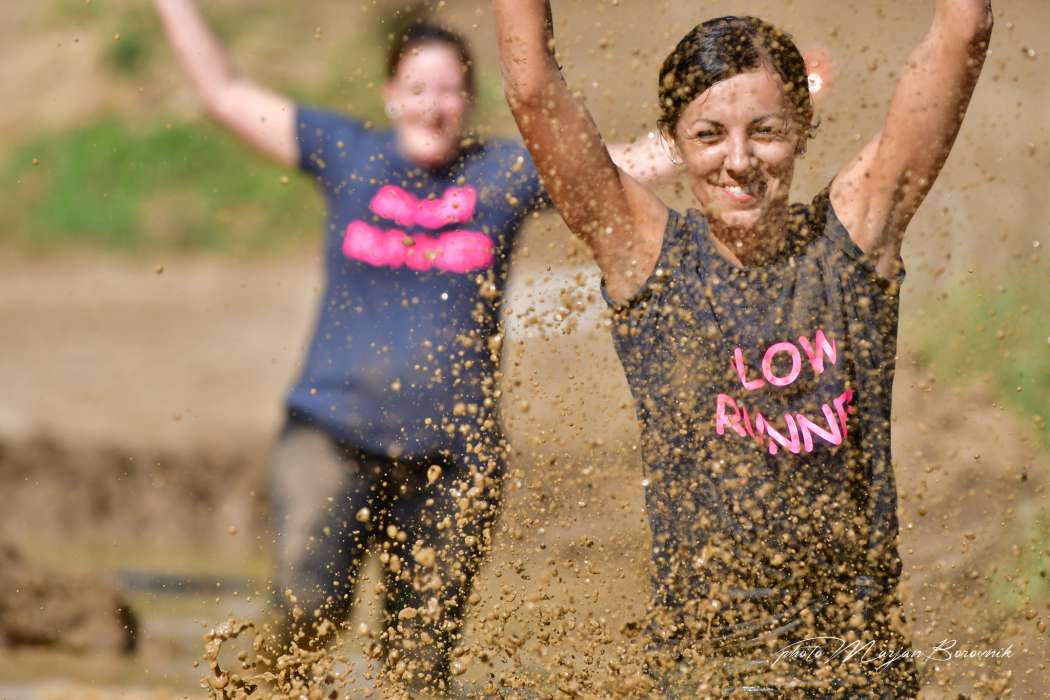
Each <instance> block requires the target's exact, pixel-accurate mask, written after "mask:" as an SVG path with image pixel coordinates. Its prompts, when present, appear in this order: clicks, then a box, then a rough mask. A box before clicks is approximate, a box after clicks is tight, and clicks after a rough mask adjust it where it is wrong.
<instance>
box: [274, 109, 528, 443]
mask: <svg viewBox="0 0 1050 700" xmlns="http://www.w3.org/2000/svg"><path fill="white" fill-rule="evenodd" d="M296 121H297V137H298V144H299V149H300V153H301V156H300V162H299V167H300V168H301V169H302V170H304V171H306V172H307V173H309V174H311V175H313V176H314V177H315V178H316V180H317V182H318V183H319V184H320V186H321V188H322V190H323V192H324V196H325V198H326V201H327V206H328V226H327V232H326V237H325V243H324V247H325V273H326V274H325V283H324V289H323V291H322V294H321V303H320V311H319V314H318V317H317V321H316V325H315V330H314V336H313V340H312V342H311V344H310V349H309V353H308V354H307V357H306V361H305V366H304V367H303V370H302V374H301V376H300V377H299V380H298V382H297V383H296V384H295V386H294V388H293V389H292V391H291V393H290V395H289V397H288V402H287V403H288V407H289V410H290V412H291V414H292V415H293V416H296V417H298V418H300V419H305V420H309V421H310V422H312V423H315V424H317V425H319V426H320V427H321V428H323V429H324V430H326V431H328V432H329V433H330V434H332V435H333V436H335V437H336V438H338V439H340V440H345V441H347V442H349V443H351V444H353V445H355V446H357V447H359V448H360V449H363V450H365V451H367V452H370V453H374V454H381V455H392V456H399V455H403V456H417V457H418V456H425V455H428V454H433V453H435V452H436V451H439V450H442V449H459V448H462V447H463V445H461V444H460V442H462V441H463V440H465V439H466V438H465V437H464V436H465V435H466V434H467V432H468V431H467V429H466V428H462V425H465V424H466V423H467V422H470V421H473V422H474V423H475V425H476V423H477V413H478V410H479V409H480V407H482V405H483V402H484V399H485V396H484V391H483V387H484V385H485V383H486V382H491V381H492V370H493V368H494V363H495V361H496V357H497V355H498V353H499V349H498V344H497V343H496V342H494V340H495V337H496V336H497V333H498V324H499V317H500V316H499V311H500V304H501V301H502V296H503V289H504V286H505V283H506V277H507V267H508V263H509V258H510V253H511V250H512V248H513V245H514V239H515V236H516V234H517V232H518V230H519V228H520V226H521V224H522V222H523V221H524V219H525V217H526V216H527V214H528V213H529V212H530V210H531V209H532V208H534V207H536V206H538V205H539V204H540V203H541V202H543V201H544V197H545V195H544V194H543V190H542V187H541V185H540V182H539V178H538V175H537V173H536V169H535V167H534V166H533V164H532V160H531V159H530V158H529V155H528V153H527V151H526V150H525V149H524V147H523V146H521V145H520V144H518V143H515V142H512V141H504V140H497V139H491V140H486V141H485V142H483V143H477V142H476V143H473V144H471V145H467V146H464V148H463V149H462V151H461V154H460V156H459V157H458V158H457V159H456V160H455V161H454V162H452V163H451V164H449V165H447V166H445V167H442V168H438V169H425V168H421V167H419V166H417V165H414V164H412V163H410V162H408V161H407V160H406V159H405V158H403V157H402V156H401V155H400V154H399V152H398V149H397V148H396V144H395V138H394V135H393V133H392V132H390V131H385V130H374V129H371V128H366V126H365V125H364V124H362V123H360V122H358V121H355V120H353V119H350V118H348V117H345V116H342V115H337V114H333V113H329V112H325V111H321V110H316V109H311V108H307V107H299V108H298V114H297V119H296ZM461 424H462V425H461ZM461 428H462V429H461ZM457 446H458V447H457Z"/></svg>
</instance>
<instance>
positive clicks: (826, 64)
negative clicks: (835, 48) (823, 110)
mask: <svg viewBox="0 0 1050 700" xmlns="http://www.w3.org/2000/svg"><path fill="white" fill-rule="evenodd" d="M802 59H803V60H804V61H805V62H806V74H807V75H809V91H810V95H811V97H812V98H813V104H814V105H817V106H819V105H820V103H821V102H823V101H824V99H825V98H826V97H827V96H828V93H829V92H830V88H831V86H832V83H833V82H834V79H835V67H834V63H833V62H832V59H831V54H830V53H828V51H827V49H824V48H820V47H816V48H811V49H807V50H806V51H803V52H802Z"/></svg>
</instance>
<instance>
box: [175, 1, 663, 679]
mask: <svg viewBox="0 0 1050 700" xmlns="http://www.w3.org/2000/svg"><path fill="white" fill-rule="evenodd" d="M155 4H156V7H157V9H158V11H159V13H160V16H161V19H162V21H163V23H164V26H165V30H166V32H167V34H168V37H169V39H170V42H171V45H172V47H173V49H174V51H175V53H176V56H177V58H178V59H179V61H180V63H181V64H182V66H183V67H184V68H185V70H186V71H187V73H188V74H189V76H190V78H191V79H192V81H193V84H194V86H195V88H196V90H197V92H198V94H199V96H200V98H201V100H202V101H203V103H204V106H205V108H206V110H207V112H208V114H209V116H211V117H212V118H213V119H214V120H216V121H217V122H218V123H220V124H222V125H223V126H225V127H227V128H228V129H230V130H231V131H232V132H233V133H234V134H236V135H237V136H238V137H240V138H241V139H242V140H243V141H245V142H246V143H247V144H249V145H250V146H252V147H254V148H255V149H256V150H258V151H260V152H261V153H263V154H265V155H266V156H269V157H270V158H271V159H273V160H275V161H276V162H278V163H280V164H282V165H285V166H289V167H290V166H297V167H298V168H299V169H300V170H302V171H303V172H305V173H307V174H308V175H310V176H312V177H313V178H314V179H315V180H316V181H317V182H318V184H319V185H320V187H321V189H322V191H323V192H324V195H325V198H326V201H327V205H328V226H327V230H326V235H325V242H324V255H325V273H326V280H325V286H324V290H323V292H322V293H321V297H320V305H319V306H320V309H319V314H318V318H317V321H316V326H315V330H314V334H313V339H312V341H311V343H310V345H309V352H308V354H307V357H306V359H305V362H304V365H303V368H302V372H301V374H300V376H299V379H298V381H297V382H296V383H295V385H294V387H293V388H292V390H291V392H290V394H289V396H288V398H287V422H286V424H285V426H284V429H283V430H282V432H281V434H280V437H279V439H278V440H277V443H276V445H275V448H274V451H273V459H272V473H271V481H272V490H271V503H272V510H273V521H274V530H275V535H276V546H275V569H276V570H275V576H274V589H275V593H276V598H277V600H278V605H279V607H280V609H281V610H282V616H283V620H284V622H283V625H282V627H283V630H284V633H283V634H282V635H281V636H282V637H284V641H285V642H289V641H294V642H295V644H296V646H297V647H300V648H303V649H307V648H312V647H314V646H317V645H318V643H319V642H321V641H323V640H325V639H326V638H328V637H330V635H331V633H332V632H333V631H335V629H336V628H337V626H338V625H339V623H342V622H343V621H345V620H346V619H347V618H348V617H349V614H350V611H351V605H352V602H353V599H354V596H355V583H356V579H357V576H358V574H359V571H360V568H361V564H362V562H363V560H364V557H365V554H366V553H367V551H368V549H369V548H373V549H379V550H380V558H381V560H382V562H383V564H384V574H385V579H384V581H383V582H382V584H381V585H382V587H383V588H384V589H385V593H386V595H385V602H386V610H385V613H386V623H385V624H384V626H383V629H384V630H385V631H383V632H382V633H381V634H379V635H378V636H377V637H376V638H375V642H376V643H375V645H374V651H375V652H376V654H385V656H386V659H387V662H388V669H389V670H390V671H391V674H392V675H393V676H395V677H396V680H399V681H402V682H404V683H405V684H406V685H408V686H416V687H429V688H436V687H444V686H446V685H447V682H448V677H449V673H450V664H449V658H450V657H449V654H450V652H451V649H452V646H453V645H454V643H455V640H456V638H457V637H458V634H459V629H460V624H461V620H462V615H463V612H464V610H463V608H464V605H465V601H466V599H467V597H468V595H469V592H470V588H471V583H472V581H473V579H474V576H475V574H476V573H477V570H478V565H479V563H480V559H481V557H482V555H483V552H484V550H485V548H486V546H487V543H488V541H489V538H490V534H491V533H490V530H491V526H492V524H493V522H494V520H495V518H496V515H497V513H498V511H499V507H500V499H501V489H500V482H501V477H502V474H503V470H504V460H505V456H506V454H505V453H506V447H505V443H504V439H503V436H502V433H501V430H500V424H499V418H498V415H497V412H496V399H497V398H498V395H497V394H496V393H495V391H494V389H495V385H494V382H495V376H494V372H495V369H496V367H497V363H498V360H499V353H500V339H501V334H500V329H499V322H500V305H501V300H502V296H503V290H504V287H505V283H506V280H507V268H508V264H509V258H510V254H511V250H512V247H513V245H514V241H515V238H516V235H517V233H518V230H519V228H520V227H521V225H522V223H523V222H524V220H525V218H526V217H527V215H528V213H529V212H530V211H533V210H535V209H536V208H537V207H541V206H543V205H544V203H545V202H546V201H547V200H546V195H545V193H544V191H543V189H542V187H541V186H540V183H539V178H538V175H537V173H536V170H535V167H534V165H533V163H532V160H531V159H530V158H529V155H528V153H527V152H526V151H525V149H524V147H522V146H521V144H519V143H516V142H513V141H506V140H500V139H490V140H486V141H482V140H478V139H475V138H472V137H471V136H470V134H469V133H468V121H469V117H470V113H471V108H472V105H473V100H474V95H475V84H474V68H473V63H472V60H471V55H470V51H469V48H468V46H467V44H466V42H465V41H464V40H463V38H462V37H460V36H459V35H457V34H455V33H453V32H451V31H448V30H447V29H445V28H442V27H440V26H438V25H435V24H431V23H427V22H422V21H414V22H411V23H410V24H409V25H408V26H407V28H406V29H405V30H404V31H402V32H398V33H397V34H396V38H395V41H394V44H393V46H392V48H391V52H390V55H389V61H388V80H387V82H386V83H385V85H384V86H383V99H384V101H385V105H386V113H387V116H388V117H389V119H390V124H391V128H390V129H378V128H371V127H370V126H368V125H366V124H365V123H363V122H362V121H360V120H358V119H355V118H353V117H352V116H348V115H344V114H336V113H332V112H329V111H325V110H319V109H315V108H312V107H308V106H304V105H297V104H295V103H294V102H292V101H290V100H289V99H287V98H285V97H283V96H281V95H278V94H276V93H274V92H271V91H270V90H268V89H266V88H264V87H262V86H260V85H257V84H255V83H253V82H251V81H250V80H247V79H246V78H244V77H243V76H241V75H240V74H239V73H237V72H236V71H235V70H234V68H233V65H232V62H231V61H230V59H229V57H228V56H227V55H226V53H225V51H224V50H223V48H222V46H221V45H220V44H219V43H218V41H217V40H216V38H215V37H214V35H213V34H212V33H211V32H210V30H209V29H208V27H207V26H206V25H205V23H204V21H203V20H202V18H201V16H200V14H199V12H198V11H197V9H196V7H195V6H194V4H193V3H192V2H191V0H155ZM628 150H629V149H628V148H627V147H624V148H623V149H621V151H620V153H619V156H618V157H619V158H621V160H623V161H624V162H627V161H630V163H631V164H632V165H633V167H634V168H635V170H636V175H637V176H638V177H640V178H645V177H652V178H657V177H662V176H667V175H669V174H671V173H672V172H673V171H674V166H673V164H671V163H670V162H668V161H667V160H666V158H665V157H664V156H662V154H659V152H658V151H655V152H654V151H649V152H646V151H644V150H643V149H639V150H637V151H635V152H634V153H633V154H631V155H630V156H628ZM654 155H655V156H659V157H654ZM642 171H645V172H644V174H643V172H642ZM282 647H283V648H282V649H281V651H282V652H287V651H289V649H288V647H287V646H286V645H282Z"/></svg>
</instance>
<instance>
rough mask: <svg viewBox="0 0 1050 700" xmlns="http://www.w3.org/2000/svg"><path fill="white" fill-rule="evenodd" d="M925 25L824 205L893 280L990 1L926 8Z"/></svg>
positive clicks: (967, 80)
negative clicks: (884, 107)
mask: <svg viewBox="0 0 1050 700" xmlns="http://www.w3.org/2000/svg"><path fill="white" fill-rule="evenodd" d="M934 6H935V10H934V17H933V24H932V26H931V27H930V31H929V32H928V33H927V34H926V37H925V38H924V39H923V40H922V43H921V44H919V46H918V47H917V48H916V49H915V51H914V52H912V55H911V57H910V58H909V59H908V65H907V68H906V69H905V71H904V73H903V74H902V75H901V78H900V81H899V82H898V83H897V88H896V91H895V92H894V94H893V100H892V102H891V103H890V109H889V113H888V114H887V116H886V122H885V124H884V125H883V128H882V131H881V132H879V134H877V135H876V136H875V138H874V139H872V141H871V142H870V143H869V144H868V145H867V146H865V147H864V149H863V150H862V151H861V152H860V154H859V155H857V157H856V158H854V159H853V160H852V161H851V162H850V163H849V164H848V165H847V166H846V167H845V168H843V170H842V171H840V172H839V174H838V175H837V176H836V178H835V181H834V183H832V186H831V201H832V203H833V205H834V207H835V211H836V213H837V214H838V216H839V218H840V220H841V221H842V223H843V225H845V227H846V229H847V230H848V231H849V233H850V236H851V238H852V239H853V240H854V242H855V243H856V244H857V245H858V246H859V247H860V248H861V249H862V250H863V251H864V252H865V253H866V254H868V255H869V256H871V257H872V258H873V259H875V260H876V261H877V269H878V272H879V274H880V275H882V276H883V277H890V276H892V275H893V274H894V272H895V268H896V263H897V260H898V258H899V256H900V249H901V242H902V241H903V238H904V231H905V229H906V228H907V226H908V222H910V221H911V219H912V217H913V216H914V215H915V212H916V210H918V208H919V205H920V204H922V201H923V199H924V198H925V197H926V194H927V193H928V192H929V191H930V188H931V187H932V186H933V182H934V180H935V179H936V178H937V175H938V174H939V173H940V171H941V168H942V167H943V166H944V162H945V160H946V159H947V158H948V153H949V152H950V151H951V148H952V144H953V143H954V142H955V137H956V136H957V135H958V133H959V127H960V126H961V125H962V121H963V116H964V115H965V114H966V108H967V106H968V105H969V103H970V97H971V96H972V95H973V90H974V87H975V86H976V84H977V78H978V76H979V75H980V73H981V67H982V66H983V65H984V59H985V55H986V54H987V51H988V40H989V38H990V36H991V33H992V3H991V0H934Z"/></svg>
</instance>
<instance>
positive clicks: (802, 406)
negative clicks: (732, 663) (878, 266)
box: [613, 192, 903, 637]
mask: <svg viewBox="0 0 1050 700" xmlns="http://www.w3.org/2000/svg"><path fill="white" fill-rule="evenodd" d="M789 220H790V222H791V223H790V225H789V232H788V233H789V236H788V237H789V242H788V244H787V246H786V247H785V250H784V252H783V253H782V254H781V255H780V256H779V257H777V258H776V259H775V260H773V261H772V262H770V263H769V264H767V265H762V266H756V267H749V268H739V267H736V266H734V265H733V264H731V263H729V262H728V261H726V260H725V259H724V258H722V257H721V256H720V255H719V254H718V253H717V252H716V250H715V249H714V245H713V243H712V241H711V239H710V237H709V234H708V229H707V222H706V221H705V219H704V217H703V215H702V214H701V213H699V212H697V211H689V212H688V213H687V214H685V215H681V214H679V213H677V212H674V211H672V212H671V213H670V219H669V221H668V223H667V228H666V232H665V236H664V242H663V249H662V251H661V253H660V257H659V260H658V263H657V265H656V269H655V271H654V272H653V274H652V276H651V278H650V279H649V280H648V281H647V282H646V284H645V285H644V286H643V288H642V290H641V291H640V292H639V293H638V294H636V295H635V297H633V298H632V299H631V300H630V301H629V302H628V303H627V304H625V305H623V306H616V305H613V310H614V318H615V323H614V341H615V344H616V348H617V352H618V354H619V356H620V359H621V362H622V363H623V366H624V369H625V371H626V375H627V379H628V382H629V384H630V387H631V391H632V393H633V395H634V398H635V402H636V408H637V414H638V417H639V420H640V421H641V424H642V435H643V459H644V463H645V469H646V474H645V477H646V499H647V509H648V514H649V519H650V525H651V528H652V535H653V552H654V563H655V586H656V591H657V602H658V603H660V604H661V605H663V606H666V607H667V608H668V609H671V610H678V611H684V612H685V613H686V617H691V619H693V620H694V621H695V620H700V621H701V622H700V623H698V627H704V628H705V630H707V631H708V632H709V633H710V634H718V635H726V636H730V637H731V636H735V635H736V634H740V635H746V634H749V633H751V632H754V629H755V628H754V626H753V625H752V624H751V623H750V622H749V618H751V619H753V620H759V619H761V620H762V624H763V625H768V626H769V627H770V628H776V626H777V625H779V624H788V623H790V622H791V618H792V616H793V615H795V614H796V613H797V612H798V610H799V609H800V608H802V607H804V606H805V605H806V604H807V602H808V601H810V600H813V601H819V600H820V599H826V598H827V596H830V595H833V594H834V593H836V592H837V593H842V592H845V593H847V594H851V595H853V596H855V597H869V596H871V595H873V594H875V593H888V592H892V591H893V589H894V588H895V587H896V582H897V579H898V576H899V573H900V560H899V557H898V554H897V548H896V544H895V538H896V535H897V533H898V524H897V516H896V504H897V503H896V486H895V483H894V476H893V470H892V466H891V463H890V397H891V388H892V384H893V372H894V367H895V353H896V342H897V318H898V315H897V314H898V294H897V290H898V288H899V284H900V282H901V280H902V278H903V267H901V268H900V269H901V272H900V275H899V276H898V277H897V278H896V279H894V280H889V281H887V280H885V279H882V278H880V277H879V276H878V275H877V274H876V273H875V270H874V268H873V265H872V262H871V261H870V260H868V259H867V258H866V257H865V256H864V254H863V253H862V251H861V250H860V249H859V248H858V247H857V246H856V244H855V243H854V242H853V241H852V240H851V238H850V237H849V234H848V233H847V231H846V230H845V228H844V227H843V226H842V224H841V223H840V222H839V220H838V218H837V216H836V214H835V212H834V210H833V208H832V206H831V204H830V201H829V198H828V195H827V193H826V192H825V193H823V194H821V195H819V196H818V197H817V198H816V199H815V200H814V201H813V203H812V204H811V205H809V206H804V205H796V206H794V207H793V208H792V212H791V216H790V217H789ZM716 599H717V600H718V601H719V602H717V603H714V604H713V605H712V601H714V600H716ZM712 609H720V610H722V611H727V610H732V611H735V612H727V613H726V615H725V617H723V618H720V619H718V620H715V625H714V627H713V628H711V627H705V625H708V624H709V623H710V620H709V617H710V616H709V615H708V614H707V613H709V612H710V611H711V610H712ZM719 625H721V628H719Z"/></svg>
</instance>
